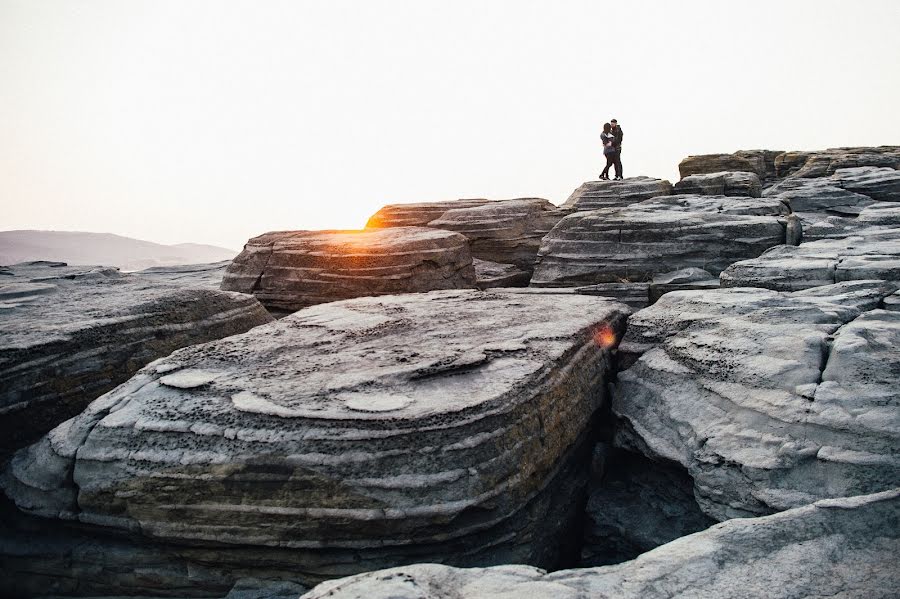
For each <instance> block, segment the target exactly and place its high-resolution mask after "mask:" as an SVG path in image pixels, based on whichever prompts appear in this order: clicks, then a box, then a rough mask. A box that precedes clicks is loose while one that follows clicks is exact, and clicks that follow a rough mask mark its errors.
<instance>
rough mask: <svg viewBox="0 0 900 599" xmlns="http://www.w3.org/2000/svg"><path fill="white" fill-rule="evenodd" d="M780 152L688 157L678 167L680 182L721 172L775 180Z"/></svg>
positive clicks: (764, 151)
mask: <svg viewBox="0 0 900 599" xmlns="http://www.w3.org/2000/svg"><path fill="white" fill-rule="evenodd" d="M780 154H783V152H782V151H780V150H740V151H738V152H735V153H733V154H701V155H699V156H688V157H687V158H685V159H684V160H682V161H681V162H680V163H679V165H678V171H679V173H681V178H682V180H683V179H685V178H687V177H690V176H692V175H707V174H710V173H721V172H723V171H734V172H746V173H755V174H756V175H757V176H758V177H759V178H760V180H762V181H766V180H770V179H774V178H775V162H776V160H777V157H778V156H779V155H780Z"/></svg>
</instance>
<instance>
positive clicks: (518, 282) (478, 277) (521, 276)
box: [472, 258, 531, 290]
mask: <svg viewBox="0 0 900 599" xmlns="http://www.w3.org/2000/svg"><path fill="white" fill-rule="evenodd" d="M472 262H473V264H474V265H475V286H476V287H478V288H479V289H481V290H485V289H494V288H496V287H527V286H528V281H530V280H531V273H530V272H528V271H525V270H519V269H518V268H517V267H516V266H515V265H513V264H498V263H497V262H491V261H489V260H479V259H478V258H473V259H472Z"/></svg>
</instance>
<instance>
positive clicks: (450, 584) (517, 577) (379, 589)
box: [303, 490, 900, 599]
mask: <svg viewBox="0 0 900 599" xmlns="http://www.w3.org/2000/svg"><path fill="white" fill-rule="evenodd" d="M898 514H900V491H896V490H895V491H889V492H885V493H879V494H874V495H868V496H863V497H852V498H847V499H828V500H823V501H819V502H817V503H815V504H813V505H808V506H804V507H800V508H797V509H793V510H790V511H786V512H783V513H780V514H775V515H773V516H767V517H764V518H753V519H747V520H731V521H729V522H725V523H723V524H720V525H718V526H714V527H712V528H710V529H708V530H705V531H703V532H698V533H696V534H693V535H690V536H687V537H683V538H681V539H678V540H677V541H673V542H671V543H668V544H666V545H663V546H662V547H658V548H657V549H654V550H653V551H650V552H648V553H645V554H644V555H642V556H640V557H639V558H637V559H636V560H634V561H630V562H627V563H624V564H619V565H615V566H605V567H600V568H582V569H577V570H561V571H558V572H552V573H547V572H545V571H543V570H539V569H537V568H532V567H528V566H518V565H509V566H499V567H495V568H472V569H457V568H450V567H447V566H441V565H438V564H417V565H415V566H406V567H402V568H392V569H390V570H383V571H379V572H369V573H366V574H361V575H359V576H354V577H352V578H346V579H342V580H334V581H329V582H325V583H323V584H321V585H319V586H318V587H316V588H314V589H313V590H312V591H310V592H309V593H308V594H306V595H304V596H303V599H326V598H327V599H424V598H426V597H427V598H428V599H501V598H510V597H523V598H524V597H527V598H528V599H587V598H598V599H600V598H606V597H610V598H612V597H615V598H616V599H671V598H672V597H697V598H701V597H703V598H706V597H709V598H713V597H716V598H718V597H728V598H729V599H758V598H760V597H766V598H768V599H796V598H797V597H833V598H835V599H863V598H864V599H889V598H893V597H896V589H897V588H898V587H900V569H898V568H897V564H896V555H897V553H898V551H900V518H898Z"/></svg>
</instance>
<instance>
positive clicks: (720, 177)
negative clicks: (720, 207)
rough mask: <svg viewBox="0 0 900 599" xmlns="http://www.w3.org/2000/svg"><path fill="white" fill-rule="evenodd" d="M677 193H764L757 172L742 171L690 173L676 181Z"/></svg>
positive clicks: (744, 194) (729, 194)
mask: <svg viewBox="0 0 900 599" xmlns="http://www.w3.org/2000/svg"><path fill="white" fill-rule="evenodd" d="M675 193H676V194H681V193H689V194H700V195H719V196H742V197H751V198H758V197H760V196H761V195H762V183H761V182H760V180H759V175H757V174H756V173H748V172H741V171H722V172H719V173H704V174H698V175H688V176H687V177H685V178H684V179H682V180H681V181H679V182H678V183H676V184H675Z"/></svg>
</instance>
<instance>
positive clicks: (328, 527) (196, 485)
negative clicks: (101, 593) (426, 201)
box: [2, 290, 628, 582]
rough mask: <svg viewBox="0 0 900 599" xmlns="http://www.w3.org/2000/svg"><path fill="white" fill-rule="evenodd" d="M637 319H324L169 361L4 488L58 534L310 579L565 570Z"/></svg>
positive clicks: (591, 307) (581, 310) (51, 439)
mask: <svg viewBox="0 0 900 599" xmlns="http://www.w3.org/2000/svg"><path fill="white" fill-rule="evenodd" d="M627 313H628V312H627V309H626V308H625V307H624V306H622V305H621V304H616V303H613V302H610V301H608V300H605V299H602V298H597V297H592V296H585V295H578V294H556V293H527V294H526V293H508V292H492V291H489V292H479V291H474V290H473V291H436V292H431V293H427V294H409V295H397V296H386V297H381V298H374V297H372V298H358V299H355V300H348V301H342V302H334V303H329V304H322V305H319V306H314V307H311V308H307V309H305V310H302V311H300V312H297V313H295V314H293V315H291V316H288V317H286V318H284V319H282V320H280V321H278V322H275V323H271V324H269V325H266V326H262V327H257V328H255V329H253V330H251V331H249V332H247V333H244V334H241V335H234V336H232V337H229V338H227V339H222V340H219V341H215V342H212V343H207V344H204V345H200V346H194V347H189V348H185V349H183V350H180V351H177V352H175V353H173V354H172V355H171V356H169V357H167V358H163V359H160V360H157V361H156V362H153V363H152V364H150V365H148V366H147V367H145V368H144V369H143V370H141V371H140V372H139V373H138V374H137V375H135V376H134V377H133V378H132V379H131V380H130V381H128V382H127V383H125V384H124V385H121V386H119V387H118V388H116V389H114V390H113V391H111V392H110V393H107V394H106V395H104V396H103V397H101V398H100V399H98V400H96V401H95V402H93V403H92V404H91V405H90V406H89V407H88V408H87V410H85V411H84V412H83V413H82V414H80V415H79V416H77V417H76V418H74V419H72V420H69V421H67V422H65V423H64V424H62V425H60V426H59V427H57V428H56V429H54V430H53V431H51V432H50V433H49V434H48V435H46V436H45V437H43V438H42V439H41V440H40V441H39V442H38V443H36V444H35V445H32V446H31V447H29V448H26V449H23V450H21V451H19V452H18V453H16V454H15V456H14V457H13V459H12V461H11V463H10V465H9V466H8V468H7V469H6V470H5V471H4V472H3V474H2V488H3V490H4V491H5V493H6V494H7V496H8V497H10V498H11V499H12V500H13V501H14V502H15V504H16V505H17V506H18V508H19V509H20V510H22V511H24V512H27V513H30V514H33V515H35V516H39V517H41V518H48V519H52V520H60V521H71V522H78V523H81V524H82V525H84V526H89V527H92V528H93V529H94V530H97V531H103V530H106V531H119V532H121V533H130V534H131V535H132V537H136V538H138V539H140V538H143V539H146V540H147V541H153V542H156V543H162V544H163V546H173V547H185V546H195V547H201V548H203V550H204V553H205V555H206V558H204V559H205V560H206V561H211V560H212V561H214V560H218V559H219V557H221V555H220V553H221V552H226V551H227V558H228V560H231V561H234V560H236V559H241V560H242V561H243V563H244V564H245V566H246V565H248V564H254V563H255V564H256V565H257V567H258V568H259V569H261V570H262V571H264V572H271V571H273V570H274V571H284V570H290V571H291V572H293V575H294V576H296V578H298V579H299V580H300V581H301V582H309V581H313V582H317V581H319V580H322V579H324V578H328V577H335V576H342V575H346V574H351V573H355V572H360V571H364V570H370V569H374V568H379V567H384V566H387V565H396V564H400V563H408V562H411V561H439V562H445V563H451V564H458V565H475V564H482V565H483V564H485V563H490V564H498V563H508V562H518V563H531V564H535V565H542V566H551V567H552V566H554V565H556V564H558V563H559V562H560V560H561V559H562V558H563V557H564V556H563V555H562V553H563V552H565V551H567V550H569V549H567V542H568V541H567V539H573V538H575V539H577V537H578V534H577V533H573V532H572V527H573V524H574V521H575V517H576V510H577V507H578V504H579V502H580V501H581V499H579V498H583V493H584V485H585V484H586V478H587V471H586V468H587V467H586V463H587V460H585V459H583V458H579V457H578V456H579V455H581V454H583V453H584V452H586V451H589V444H588V443H587V436H588V429H589V423H590V421H591V419H592V417H593V415H594V413H595V412H596V411H597V410H598V409H599V408H600V406H601V405H602V404H603V402H604V398H605V393H606V382H607V376H608V372H609V369H610V355H609V350H607V349H605V347H608V346H609V345H610V342H609V341H610V340H615V339H616V338H617V337H619V336H620V335H621V334H622V332H623V329H624V323H625V318H626V316H627ZM413 341H414V342H413ZM575 549H576V548H575V547H572V548H571V550H575ZM101 551H102V549H101ZM217 556H218V557H217ZM104 559H106V560H108V561H109V560H111V561H112V562H115V553H114V552H113V553H111V554H110V555H105V556H104ZM222 559H225V558H224V557H223V558H222ZM19 567H20V568H22V570H21V571H19V574H20V575H21V576H25V577H27V572H31V571H33V570H34V569H35V568H37V567H38V566H36V565H35V564H34V563H33V562H31V561H27V562H25V565H21V564H20V566H19ZM111 570H114V569H112V568H111ZM244 575H246V574H244Z"/></svg>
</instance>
